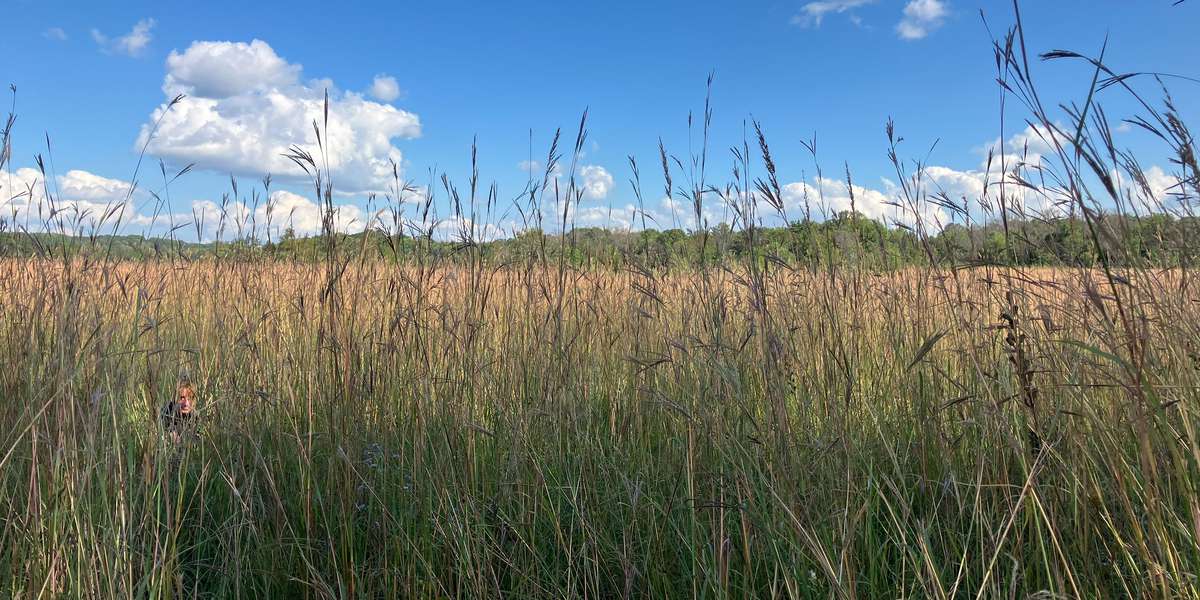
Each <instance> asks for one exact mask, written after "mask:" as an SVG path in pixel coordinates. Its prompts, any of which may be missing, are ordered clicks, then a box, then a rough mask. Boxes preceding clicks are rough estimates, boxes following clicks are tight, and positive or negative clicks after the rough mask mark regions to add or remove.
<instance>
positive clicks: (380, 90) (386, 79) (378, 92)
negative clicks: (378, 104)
mask: <svg viewBox="0 0 1200 600" xmlns="http://www.w3.org/2000/svg"><path fill="white" fill-rule="evenodd" d="M369 92H370V94H371V97H372V98H375V99H376V100H380V101H383V102H391V101H392V100H395V99H396V98H399V97H400V84H398V83H396V78H395V77H392V76H390V75H376V76H375V79H374V80H373V81H371V89H370V90H369Z"/></svg>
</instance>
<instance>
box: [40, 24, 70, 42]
mask: <svg viewBox="0 0 1200 600" xmlns="http://www.w3.org/2000/svg"><path fill="white" fill-rule="evenodd" d="M42 37H44V38H46V39H48V40H54V41H56V42H64V41H66V39H67V32H65V31H63V29H62V27H51V28H50V29H47V30H45V31H43V32H42Z"/></svg>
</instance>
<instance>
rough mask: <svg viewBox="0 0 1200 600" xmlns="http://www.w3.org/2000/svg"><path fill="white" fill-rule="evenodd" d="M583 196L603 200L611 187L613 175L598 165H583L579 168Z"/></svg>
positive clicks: (588, 198)
mask: <svg viewBox="0 0 1200 600" xmlns="http://www.w3.org/2000/svg"><path fill="white" fill-rule="evenodd" d="M579 175H580V179H581V180H582V181H581V186H582V187H583V197H584V198H585V199H587V200H603V199H605V198H607V197H608V193H609V192H610V191H612V188H613V176H612V175H611V174H609V172H608V170H607V169H605V168H604V167H601V166H599V165H585V166H584V167H583V168H581V169H580V170H579Z"/></svg>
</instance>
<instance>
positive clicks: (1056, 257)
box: [0, 212, 1200, 269]
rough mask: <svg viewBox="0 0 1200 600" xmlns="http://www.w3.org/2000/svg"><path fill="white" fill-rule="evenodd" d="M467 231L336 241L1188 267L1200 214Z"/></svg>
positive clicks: (485, 256)
mask: <svg viewBox="0 0 1200 600" xmlns="http://www.w3.org/2000/svg"><path fill="white" fill-rule="evenodd" d="M472 237H473V235H472V233H471V232H469V231H463V232H451V234H450V236H449V239H448V240H435V239H433V237H431V236H430V235H428V234H425V235H412V234H408V233H404V234H399V233H394V232H387V231H384V230H381V229H371V230H369V231H366V232H363V233H356V234H338V235H337V236H335V237H334V239H333V240H332V242H333V246H334V248H335V251H336V252H337V254H338V256H340V257H343V258H345V257H356V258H358V257H360V254H364V253H365V255H364V256H362V257H361V258H376V259H385V260H396V261H410V260H429V259H435V260H455V259H456V257H460V256H467V255H470V256H473V257H476V258H478V259H482V260H485V261H488V262H491V263H495V264H504V263H527V262H530V261H539V260H545V261H554V262H558V261H560V260H562V259H564V258H565V259H566V260H567V261H568V262H570V263H571V264H573V265H577V266H581V265H590V266H594V267H611V268H622V267H623V266H624V265H626V264H627V263H628V261H630V260H631V259H632V260H635V261H636V262H637V263H639V264H640V265H642V266H645V267H649V268H671V267H688V266H698V265H701V264H721V263H726V262H738V261H744V260H746V259H747V258H749V257H751V256H754V257H757V258H758V259H760V260H768V261H772V262H776V263H784V264H788V265H819V264H829V265H836V264H848V263H853V264H863V265H867V266H871V267H875V268H881V269H889V268H900V267H904V266H909V265H927V264H930V263H934V264H952V265H989V264H990V265H1008V266H1017V265H1025V266H1038V265H1044V266H1055V265H1061V266H1095V265H1098V264H1100V262H1101V261H1102V260H1106V261H1107V262H1108V263H1109V264H1111V265H1116V266H1155V267H1168V266H1186V265H1190V264H1192V263H1194V262H1195V260H1196V258H1197V254H1198V253H1200V243H1198V242H1200V217H1181V218H1176V217H1173V216H1169V215H1164V214H1154V215H1150V216H1143V217H1133V216H1121V215H1103V216H1098V217H1096V218H1095V219H1093V220H1092V224H1091V226H1089V224H1088V222H1087V221H1085V220H1083V219H1080V218H1067V217H1061V218H1052V219H1027V220H1019V221H1011V220H1010V221H1009V222H1008V224H1007V226H1005V225H1004V224H1002V223H1000V222H994V223H988V224H985V225H976V226H971V227H966V226H964V225H961V224H951V225H949V226H947V227H945V228H943V229H942V230H941V231H938V232H936V233H930V234H928V235H925V236H922V235H919V234H918V233H917V232H915V231H913V230H911V229H909V228H906V227H903V226H898V227H888V226H885V225H883V224H881V223H880V222H878V221H875V220H872V219H870V218H867V217H865V216H863V215H861V214H856V213H850V212H843V213H840V214H838V215H836V216H835V217H833V218H831V219H828V220H825V221H803V222H797V223H793V224H791V225H789V226H786V227H752V228H744V229H741V228H740V229H737V230H734V229H731V228H730V227H729V226H728V225H727V224H724V223H722V224H720V225H717V226H716V227H712V228H709V229H707V230H700V231H684V230H681V229H667V230H655V229H647V230H644V231H618V230H610V229H603V228H593V227H588V228H577V229H574V230H569V231H568V232H567V233H566V234H565V236H564V235H562V234H558V233H553V234H551V233H542V232H541V231H538V230H536V229H531V230H526V231H523V232H519V233H518V234H517V235H515V236H513V237H507V238H503V239H497V240H492V241H486V242H477V241H474V240H472ZM330 241H331V240H330V239H329V238H327V237H325V236H313V237H298V236H296V235H294V234H293V233H292V232H290V231H288V232H286V233H285V234H284V235H283V236H282V238H281V239H278V240H272V241H269V242H266V243H264V242H261V241H257V240H252V239H244V240H231V241H219V242H209V243H194V242H182V241H176V240H168V239H164V238H144V237H142V236H137V235H126V236H91V237H72V236H66V235H61V234H48V233H21V232H13V231H7V232H0V257H31V256H42V257H46V258H62V257H64V256H77V255H87V256H95V255H97V254H99V255H107V256H111V257H113V258H119V259H125V260H146V259H158V260H166V259H171V258H183V259H188V260H194V259H201V258H205V257H220V258H237V257H239V256H240V257H244V258H246V259H264V258H265V259H278V260H298V261H313V260H321V259H323V258H324V257H325V256H326V253H327V252H328V249H329V247H330Z"/></svg>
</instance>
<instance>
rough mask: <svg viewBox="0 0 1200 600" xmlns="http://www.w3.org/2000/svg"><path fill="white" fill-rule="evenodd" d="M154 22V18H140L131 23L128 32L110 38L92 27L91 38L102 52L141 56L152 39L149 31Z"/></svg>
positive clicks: (152, 27)
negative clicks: (131, 27)
mask: <svg viewBox="0 0 1200 600" xmlns="http://www.w3.org/2000/svg"><path fill="white" fill-rule="evenodd" d="M155 24H156V23H155V21H154V19H142V20H140V21H138V22H137V23H135V24H134V25H133V29H132V30H130V31H129V33H127V34H125V35H122V36H120V37H117V38H116V39H110V38H109V37H108V36H107V35H105V34H104V33H102V32H101V31H100V30H99V29H92V39H93V40H95V41H96V43H97V44H98V45H99V46H100V49H101V50H102V51H104V52H107V53H114V54H124V55H126V56H141V55H142V52H144V51H145V50H146V47H147V46H149V45H150V41H151V40H153V39H154V35H153V34H151V33H150V31H151V30H152V29H154V25H155Z"/></svg>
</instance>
